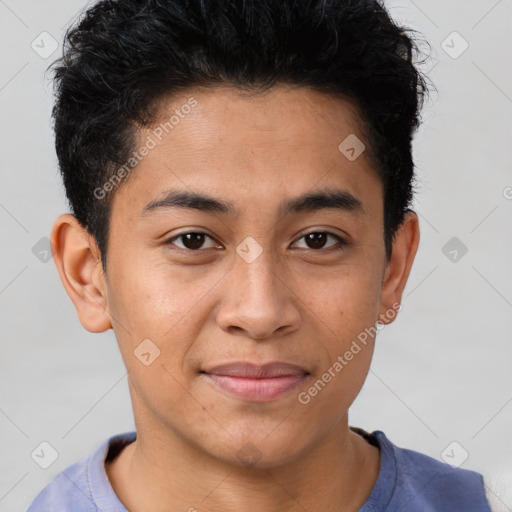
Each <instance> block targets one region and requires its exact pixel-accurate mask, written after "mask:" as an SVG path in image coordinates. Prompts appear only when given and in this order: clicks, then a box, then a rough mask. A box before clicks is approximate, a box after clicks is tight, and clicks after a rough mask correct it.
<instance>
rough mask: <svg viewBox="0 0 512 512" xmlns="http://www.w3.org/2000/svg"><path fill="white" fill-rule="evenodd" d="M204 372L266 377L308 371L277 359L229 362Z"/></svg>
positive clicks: (253, 377) (305, 372) (231, 375)
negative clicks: (258, 363)
mask: <svg viewBox="0 0 512 512" xmlns="http://www.w3.org/2000/svg"><path fill="white" fill-rule="evenodd" d="M205 373H208V374H210V375H226V376H229V377H247V378H251V379H267V378H275V377H284V376H287V375H304V374H307V373H308V372H307V371H306V370H304V369H303V368H300V367H299V366H297V365H294V364H289V363H283V362H279V361H277V362H272V363H267V364H264V365H257V364H254V363H243V362H237V363H230V364H224V365H221V366H216V367H214V368H212V369H211V370H207V371H205Z"/></svg>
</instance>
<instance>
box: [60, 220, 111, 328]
mask: <svg viewBox="0 0 512 512" xmlns="http://www.w3.org/2000/svg"><path fill="white" fill-rule="evenodd" d="M50 241H51V244H50V246H51V248H52V254H53V261H54V262H55V265H56V266H57V270H58V272H59V275H60V279H61V281H62V284H63V285H64V288H65V289H66V292H67V293H68V295H69V297H70V298H71V300H72V301H73V304H74V305H75V308H76V310H77V313H78V318H79V320H80V323H81V324H82V325H83V326H84V327H85V328H86V329H87V330H88V331H90V332H104V331H106V330H108V329H110V328H111V327H112V324H111V322H110V316H109V314H108V312H107V293H106V290H107V287H106V281H105V274H104V273H103V268H102V266H101V257H100V251H99V249H98V247H97V245H96V241H95V239H94V237H93V236H92V235H91V234H90V233H89V232H88V231H87V230H86V229H85V228H83V227H82V226H81V224H80V223H79V222H78V220H77V219H76V217H75V216H74V215H71V214H64V215H61V216H60V217H58V218H57V219H56V220H55V222H54V224H53V228H52V233H51V238H50Z"/></svg>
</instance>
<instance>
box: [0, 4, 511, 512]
mask: <svg viewBox="0 0 512 512" xmlns="http://www.w3.org/2000/svg"><path fill="white" fill-rule="evenodd" d="M85 5H86V3H85V2H83V1H82V0H51V1H46V2H39V1H37V2H36V1H35V0H0V29H1V30H0V41H1V47H2V50H1V51H2V54H1V55H2V57H1V59H2V61H1V68H0V104H1V108H2V123H1V128H0V129H1V139H0V140H1V141H2V151H1V152H0V159H1V165H0V172H1V183H2V186H1V189H0V228H1V230H2V237H1V239H2V247H3V250H2V252H1V257H2V264H1V267H0V315H1V316H0V325H1V329H0V336H1V347H2V355H1V359H0V442H1V445H0V447H1V454H0V510H1V511H9V512H12V511H18V510H19V511H21V510H24V509H25V507H26V506H27V505H28V503H29V502H30V501H31V500H32V499H33V498H34V496H35V494H36V493H37V492H38V491H39V490H40V489H41V488H42V487H43V486H44V485H45V484H47V483H48V482H49V481H50V479H51V478H52V477H53V476H54V475H56V474H57V473H58V472H59V471H61V470H62V469H64V468H66V467H67V466H69V465H70V464H72V463H74V462H76V461H77V460H79V459H80V458H82V457H84V456H86V455H88V454H89V453H90V452H91V451H92V450H94V449H95V448H96V447H97V445H98V444H99V443H100V442H101V441H102V440H104V439H106V438H107V437H109V436H111V435H113V434H115V433H119V432H125V431H129V430H132V429H133V428H134V424H133V419H132V413H131V404H130V400H129V395H128V389H127V382H126V372H125V370H124V366H123V364H122V361H121V357H120V355H119V353H118V349H117V345H116V342H115V338H114V336H113V333H112V331H109V332H108V333H105V334H91V333H88V332H87V331H85V330H84V329H83V328H82V327H81V325H80V324H79V322H78V319H77V315H76V312H75V309H74V307H73V305H72V303H71V301H70V300H69V298H68V296H67V295H66V293H65V291H64V288H63V287H62V285H61V282H60V279H59V278H58V275H57V272H56V269H55V266H54V264H53V261H51V260H50V261H49V262H47V263H43V262H41V261H40V260H39V259H38V258H37V257H36V256H35V255H34V254H33V252H32V248H33V247H34V245H36V244H37V243H38V242H39V241H40V239H41V238H43V237H47V236H49V233H50V229H51V225H52V222H53V220H54V218H55V217H56V216H57V215H59V214H60V213H63V212H64V211H67V207H66V202H65V199H64V193H63V187H62V185H61V182H60V177H59V175H58V169H57V162H56V156H55V153H54V148H53V138H52V132H51V125H50V110H51V105H52V92H51V87H50V85H49V82H48V79H45V77H44V70H45V68H46V67H47V66H48V65H49V64H50V62H51V61H53V60H54V58H56V57H57V56H58V55H59V54H60V51H61V49H60V47H59V49H58V50H57V51H56V52H55V53H54V54H53V55H51V56H50V58H48V59H43V58H41V57H40V56H39V55H38V54H37V53H36V52H35V51H34V50H33V49H32V48H31V42H32V41H33V40H36V41H38V40H40V38H39V39H38V37H39V34H40V33H41V32H43V31H46V32H48V33H49V34H51V35H52V37H54V38H55V39H56V40H57V41H59V43H60V42H61V41H62V37H63V33H64V30H65V28H67V26H68V25H69V24H70V22H71V21H72V20H73V19H74V18H75V16H76V14H77V13H78V12H79V11H80V10H81V9H82V8H83V7H84V6H85ZM387 5H388V6H389V7H390V8H391V13H392V15H393V17H394V18H395V19H397V20H398V21H399V22H400V23H405V24H406V25H408V26H410V27H412V28H414V29H417V30H419V31H420V32H421V33H422V34H423V35H424V36H425V38H426V39H427V40H428V41H429V42H430V44H431V45H432V49H433V53H432V58H431V60H429V61H428V62H427V63H426V64H425V65H424V66H423V68H422V69H424V70H430V76H431V79H432V80H433V82H434V83H435V85H436V87H437V89H438V93H437V94H436V93H434V94H433V96H432V99H431V100H430V101H429V103H428V104H427V105H426V107H425V110H424V113H423V119H424V124H423V126H422V128H421V129H420V131H419V132H418V135H417V137H416V139H415V144H414V156H415V159H416V164H417V167H418V171H417V172H418V178H419V183H418V195H417V198H416V201H415V207H416V211H417V212H418V213H419V214H420V216H421V218H420V220H421V228H422V239H421V243H420V249H419V252H418V255H417V257H416V262H415V264H414V267H413V270H412V274H411V277H410V279H409V283H408V286H407V288H406V291H405V294H404V300H403V306H404V309H403V311H402V312H401V313H400V315H399V318H398V320H397V321H396V322H395V323H394V324H392V325H391V326H388V327H386V328H385V329H383V330H382V332H381V333H380V335H379V337H378V341H377V347H376V352H375V357H374V361H373V365H372V370H371V371H370V374H369V376H368V379H367V382H366V384H365V386H364V388H363V391H362V392H361V394H360V396H359V398H358V399H357V400H356V402H355V404H354V406H353V407H352V409H351V419H350V424H351V425H355V426H360V427H363V428H365V429H367V430H370V431H372V430H376V429H379V430H383V431H384V432H385V433H386V434H387V435H388V437H389V438H390V439H391V440H392V441H393V442H394V443H395V444H397V445H399V446H403V447H407V448H411V449H414V450H417V451H420V452H423V453H426V454H429V455H431V456H432V457H435V458H437V459H440V460H442V453H443V451H444V450H445V448H446V447H447V446H449V445H450V443H452V442H453V441H456V442H457V443H459V445H460V447H459V445H457V446H456V448H455V451H454V452H450V451H449V453H452V454H454V455H455V456H456V457H460V456H461V454H463V453H464V452H463V451H462V450H465V451H467V452H468V454H469V457H468V458H467V460H466V461H465V462H464V463H463V465H462V467H465V468H470V469H475V470H478V471H479V472H481V473H483V474H484V476H485V478H486V484H487V486H488V493H489V496H490V498H491V499H492V501H493V502H494V503H496V504H495V510H496V511H501V510H503V511H512V435H511V434H512V372H511V369H510V367H511V363H512V343H511V341H512V340H511V332H512V272H511V270H510V268H511V264H512V227H511V226H512V223H511V220H512V172H511V168H512V150H511V146H512V144H511V141H510V134H511V128H512V66H511V62H512V55H511V53H512V52H511V35H510V34H511V30H512V2H511V1H510V0H500V1H496V0H478V1H476V0H471V1H468V0H457V1H450V2H447V1H445V0H431V1H426V0H415V1H414V2H413V1H412V0H400V1H389V2H387ZM453 31H457V32H458V33H460V34H461V35H462V37H463V38H464V39H465V40H466V41H467V42H468V43H469V48H468V50H467V51H466V52H465V53H463V54H462V55H461V56H460V57H459V58H456V59H454V58H452V57H451V56H449V55H448V54H447V53H446V52H445V50H444V49H443V47H442V42H443V41H444V40H445V39H446V38H447V37H448V36H449V35H450V34H451V33H452V32H453ZM450 41H453V43H450ZM448 44H450V45H451V46H453V47H454V48H453V49H452V50H450V51H451V52H452V53H453V52H455V51H457V50H458V49H459V48H461V46H460V42H457V40H456V39H453V36H451V38H450V39H448ZM452 237H457V238H458V239H459V240H460V241H461V242H462V243H463V244H464V245H465V246H467V248H468V252H467V254H465V255H464V256H463V257H460V254H461V253H459V260H458V261H457V262H452V261H450V259H449V258H448V257H447V256H445V254H444V253H443V251H442V248H443V247H444V246H445V244H446V243H447V242H448V241H449V240H450V239H451V238H452ZM43 441H47V442H49V443H50V444H51V445H52V446H53V447H55V449H56V450H57V452H58V458H57V460H56V461H55V462H54V463H53V464H52V465H51V466H50V467H49V468H48V469H46V470H45V469H42V468H40V467H39V466H38V465H37V464H36V463H35V462H34V460H33V459H32V458H31V453H32V452H33V450H34V449H35V448H36V447H38V446H39V445H40V443H41V442H43ZM313 477H314V475H312V478H313Z"/></svg>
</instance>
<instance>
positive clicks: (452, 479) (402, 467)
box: [372, 431, 491, 512]
mask: <svg viewBox="0 0 512 512" xmlns="http://www.w3.org/2000/svg"><path fill="white" fill-rule="evenodd" d="M372 436H374V437H375V438H376V440H377V441H378V443H379V446H380V447H381V453H382V455H381V460H382V457H383V456H387V458H388V465H389V468H388V469H389V470H390V472H389V475H392V476H391V478H394V479H395V482H394V485H393V492H392V494H391V498H390V502H389V506H388V509H389V510H395V509H396V508H397V507H398V509H399V507H404V509H405V508H407V510H408V511H409V512H413V511H416V510H417V511H421V512H430V511H432V512H434V511H435V512H444V511H446V512H457V511H460V512H491V509H490V508H489V504H488V502H487V499H486V496H485V488H484V483H483V477H482V475H481V474H480V473H477V472H475V471H470V470H467V469H462V468H459V467H454V466H451V465H450V464H447V463H444V462H441V461H439V460H436V459H434V458H432V457H429V456H428V455H425V454H422V453H419V452H417V451H414V450H409V449H406V448H401V447H398V446H396V445H394V444H393V443H391V441H390V440H389V439H388V438H387V437H386V435H385V434H384V433H383V432H381V431H375V432H374V433H373V434H372ZM388 509H386V510H388Z"/></svg>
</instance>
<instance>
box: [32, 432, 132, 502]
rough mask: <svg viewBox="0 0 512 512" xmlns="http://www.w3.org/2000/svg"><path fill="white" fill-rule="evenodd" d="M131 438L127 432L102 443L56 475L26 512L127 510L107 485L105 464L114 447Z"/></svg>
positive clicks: (129, 440) (130, 434)
mask: <svg viewBox="0 0 512 512" xmlns="http://www.w3.org/2000/svg"><path fill="white" fill-rule="evenodd" d="M134 436H135V433H134V432H130V433H125V434H118V435H115V436H112V437H110V438H108V439H106V440H105V441H103V442H102V443H101V444H100V445H99V446H98V447H97V448H96V450H95V451H94V452H93V453H91V454H90V455H88V456H87V457H84V458H83V459H81V460H80V461H78V462H76V463H75V464H73V465H71V466H69V467H67V468H66V469H64V470H63V471H61V472H60V473H58V474H57V475H56V476H55V478H53V480H52V481H51V482H50V483H49V484H48V485H47V486H46V487H44V488H43V489H42V490H41V491H40V492H39V494H37V496H36V497H35V498H34V500H33V501H32V503H31V504H30V506H29V507H28V509H27V511H26V512H67V511H69V512H71V511H72V512H97V510H101V509H102V508H100V506H107V505H108V506H109V507H111V506H112V505H114V507H113V508H108V510H112V511H114V510H116V511H118V510H119V511H124V510H126V509H124V508H123V507H121V504H120V503H119V502H118V500H117V497H116V496H115V494H114V491H113V490H112V488H111V486H110V484H109V482H108V478H107V476H106V473H105V466H104V462H105V458H106V457H107V454H109V448H111V447H112V445H113V444H114V445H116V444H117V445H119V443H128V442H131V441H132V440H133V439H134Z"/></svg>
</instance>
